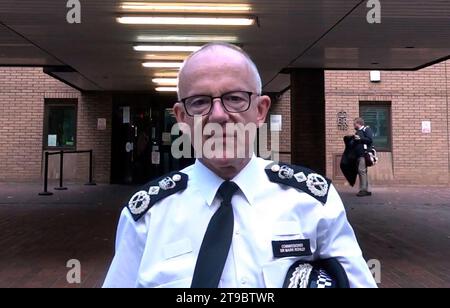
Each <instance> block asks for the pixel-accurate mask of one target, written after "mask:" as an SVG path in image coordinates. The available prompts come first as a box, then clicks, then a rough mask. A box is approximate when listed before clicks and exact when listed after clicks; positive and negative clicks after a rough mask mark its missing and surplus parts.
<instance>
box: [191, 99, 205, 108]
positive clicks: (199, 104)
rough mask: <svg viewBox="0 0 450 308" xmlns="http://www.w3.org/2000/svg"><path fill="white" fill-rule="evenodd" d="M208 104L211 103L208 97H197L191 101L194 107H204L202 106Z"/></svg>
mask: <svg viewBox="0 0 450 308" xmlns="http://www.w3.org/2000/svg"><path fill="white" fill-rule="evenodd" d="M208 104H209V100H208V99H206V98H201V99H195V100H193V101H191V102H190V105H191V106H192V107H202V106H205V105H208Z"/></svg>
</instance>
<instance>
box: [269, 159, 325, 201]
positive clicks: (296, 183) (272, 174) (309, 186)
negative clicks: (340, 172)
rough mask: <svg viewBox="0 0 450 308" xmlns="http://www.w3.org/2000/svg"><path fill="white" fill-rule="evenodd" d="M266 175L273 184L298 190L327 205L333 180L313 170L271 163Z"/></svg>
mask: <svg viewBox="0 0 450 308" xmlns="http://www.w3.org/2000/svg"><path fill="white" fill-rule="evenodd" d="M266 173H267V176H268V177H269V180H270V181H271V182H275V183H279V184H284V185H287V186H290V187H294V188H297V189H299V190H301V191H303V192H305V193H307V194H308V195H310V196H312V197H314V198H316V199H317V200H319V201H320V202H321V203H322V204H323V205H325V203H327V199H328V190H329V189H330V186H331V180H329V179H327V178H325V177H323V176H321V175H320V174H318V173H316V172H314V171H312V170H311V169H308V168H305V167H300V166H294V165H288V164H277V163H271V164H269V165H268V166H267V167H266Z"/></svg>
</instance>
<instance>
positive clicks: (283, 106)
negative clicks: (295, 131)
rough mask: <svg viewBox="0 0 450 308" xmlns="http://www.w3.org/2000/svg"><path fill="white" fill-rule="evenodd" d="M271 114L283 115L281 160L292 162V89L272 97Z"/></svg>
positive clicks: (280, 144)
mask: <svg viewBox="0 0 450 308" xmlns="http://www.w3.org/2000/svg"><path fill="white" fill-rule="evenodd" d="M270 115H281V118H282V126H281V131H280V132H279V158H280V159H279V160H280V161H281V162H284V163H290V162H291V91H286V92H284V93H283V94H282V95H281V96H279V97H276V98H273V99H272V107H271V109H270V112H269V118H268V119H267V121H268V122H269V123H270Z"/></svg>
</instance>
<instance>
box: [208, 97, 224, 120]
mask: <svg viewBox="0 0 450 308" xmlns="http://www.w3.org/2000/svg"><path fill="white" fill-rule="evenodd" d="M228 116H229V115H228V112H227V111H226V110H225V108H224V107H223V104H222V101H221V100H220V98H215V99H214V100H213V101H212V109H211V114H210V115H209V120H210V121H214V122H224V121H227V120H228Z"/></svg>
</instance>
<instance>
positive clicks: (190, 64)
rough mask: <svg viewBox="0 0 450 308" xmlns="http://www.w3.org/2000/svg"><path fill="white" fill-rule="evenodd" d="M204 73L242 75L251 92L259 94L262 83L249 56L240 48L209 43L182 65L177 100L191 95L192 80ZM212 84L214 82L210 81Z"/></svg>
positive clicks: (225, 44) (226, 44)
mask: <svg viewBox="0 0 450 308" xmlns="http://www.w3.org/2000/svg"><path fill="white" fill-rule="evenodd" d="M202 70H203V73H206V71H208V72H209V73H210V72H212V71H213V72H216V74H217V75H220V74H221V72H223V71H225V70H226V71H234V72H235V73H236V74H239V75H242V74H243V75H244V76H246V77H247V78H246V79H247V80H246V81H247V82H248V84H249V86H250V87H251V89H250V90H251V91H253V92H254V93H257V94H260V93H261V91H262V82H261V77H260V75H259V72H258V69H257V68H256V65H255V63H254V62H253V61H252V60H251V58H250V57H249V55H248V54H247V53H246V52H245V51H243V50H242V49H241V48H239V47H237V46H235V45H232V44H228V43H210V44H207V45H205V46H203V47H202V48H201V49H200V50H198V51H196V52H195V53H193V54H191V55H190V56H189V57H188V58H187V59H186V60H185V61H184V64H183V67H182V68H181V70H180V73H179V78H178V98H179V99H182V98H184V97H187V96H190V95H197V94H209V93H195V94H192V93H193V92H192V91H195V89H192V88H191V87H192V79H193V78H195V76H199V75H201V74H202ZM210 82H214V80H210ZM190 92H191V93H190Z"/></svg>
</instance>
